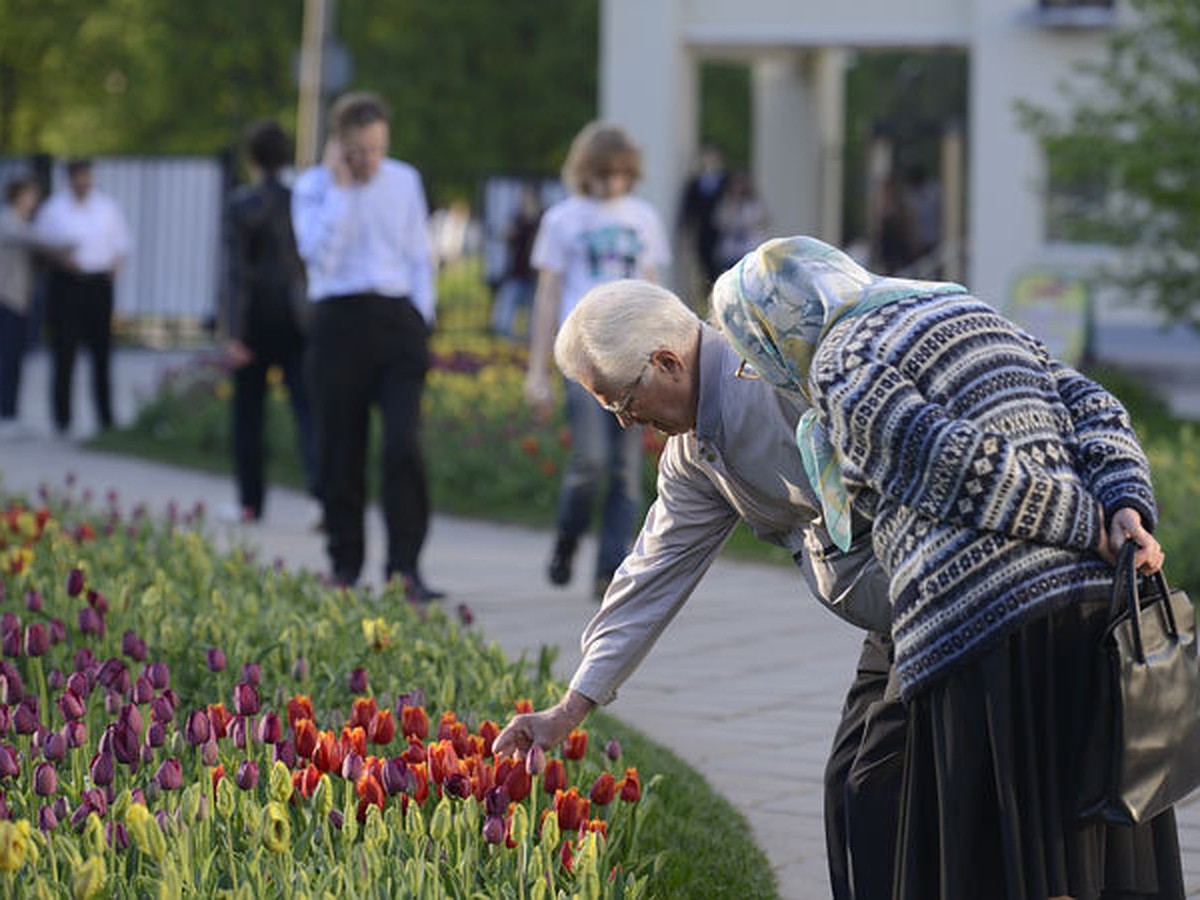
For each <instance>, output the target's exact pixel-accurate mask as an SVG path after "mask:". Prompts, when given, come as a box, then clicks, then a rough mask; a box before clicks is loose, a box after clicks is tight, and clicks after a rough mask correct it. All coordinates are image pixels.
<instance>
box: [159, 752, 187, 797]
mask: <svg viewBox="0 0 1200 900" xmlns="http://www.w3.org/2000/svg"><path fill="white" fill-rule="evenodd" d="M154 781H155V783H156V784H157V785H158V786H159V787H160V788H162V789H163V790H164V791H177V790H179V789H180V788H181V787H182V786H183V766H182V765H180V763H179V760H177V759H174V758H172V759H164V760H163V763H162V765H161V766H159V767H158V771H157V772H155V773H154Z"/></svg>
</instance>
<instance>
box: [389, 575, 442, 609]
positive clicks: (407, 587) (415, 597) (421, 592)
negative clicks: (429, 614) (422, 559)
mask: <svg viewBox="0 0 1200 900" xmlns="http://www.w3.org/2000/svg"><path fill="white" fill-rule="evenodd" d="M396 574H398V575H399V576H400V580H401V581H403V582H404V596H405V597H407V598H408V601H409V602H410V603H432V602H433V601H434V600H441V599H442V598H443V597H445V596H446V592H445V591H439V590H437V589H436V588H431V587H430V586H429V585H427V584H426V583H425V582H424V581H422V580H421V576H420V575H418V574H416V573H415V572H398V573H396Z"/></svg>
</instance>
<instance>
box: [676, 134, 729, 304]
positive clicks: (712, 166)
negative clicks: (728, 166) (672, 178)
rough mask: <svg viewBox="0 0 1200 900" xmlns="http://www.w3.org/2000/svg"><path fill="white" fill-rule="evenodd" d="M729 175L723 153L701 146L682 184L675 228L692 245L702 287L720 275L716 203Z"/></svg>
mask: <svg viewBox="0 0 1200 900" xmlns="http://www.w3.org/2000/svg"><path fill="white" fill-rule="evenodd" d="M728 180H729V176H728V174H727V173H726V171H725V156H724V155H723V154H722V153H721V151H720V149H718V148H717V147H716V146H715V145H713V144H705V145H704V146H703V147H701V148H700V158H699V162H698V165H697V168H696V172H695V174H693V175H692V176H691V177H690V178H689V179H688V180H687V183H686V184H685V185H684V188H683V200H682V201H681V203H680V207H679V220H678V223H677V224H678V228H679V230H680V232H681V233H682V234H683V236H684V240H685V241H687V242H688V243H689V244H692V245H693V246H694V247H695V251H696V257H697V259H698V261H699V263H700V268H701V271H702V272H703V275H704V278H705V279H706V280H705V283H704V290H705V291H707V290H708V289H709V288H710V287H712V283H713V282H714V281H716V280H717V276H718V275H720V274H721V261H720V259H719V258H718V256H717V241H718V238H719V236H720V235H719V232H718V229H717V222H716V212H717V204H718V203H720V202H721V197H722V196H723V194H724V193H725V187H726V185H727V183H728Z"/></svg>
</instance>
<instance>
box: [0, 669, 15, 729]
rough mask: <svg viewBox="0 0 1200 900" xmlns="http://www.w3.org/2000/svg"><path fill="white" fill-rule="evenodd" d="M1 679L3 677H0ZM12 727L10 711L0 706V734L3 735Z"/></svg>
mask: <svg viewBox="0 0 1200 900" xmlns="http://www.w3.org/2000/svg"><path fill="white" fill-rule="evenodd" d="M0 677H3V676H0ZM11 727H12V710H11V709H10V708H9V707H7V706H4V705H3V704H0V734H5V733H7V732H8V729H9V728H11Z"/></svg>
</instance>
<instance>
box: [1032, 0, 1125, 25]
mask: <svg viewBox="0 0 1200 900" xmlns="http://www.w3.org/2000/svg"><path fill="white" fill-rule="evenodd" d="M1116 7H1117V4H1116V0H1033V2H1032V3H1031V4H1030V8H1028V9H1026V10H1025V12H1024V13H1022V14H1021V19H1022V21H1024V22H1026V23H1028V24H1030V25H1035V26H1037V27H1040V28H1074V29H1078V28H1084V29H1092V28H1105V29H1108V28H1113V27H1115V26H1116V24H1117V8H1116Z"/></svg>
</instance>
